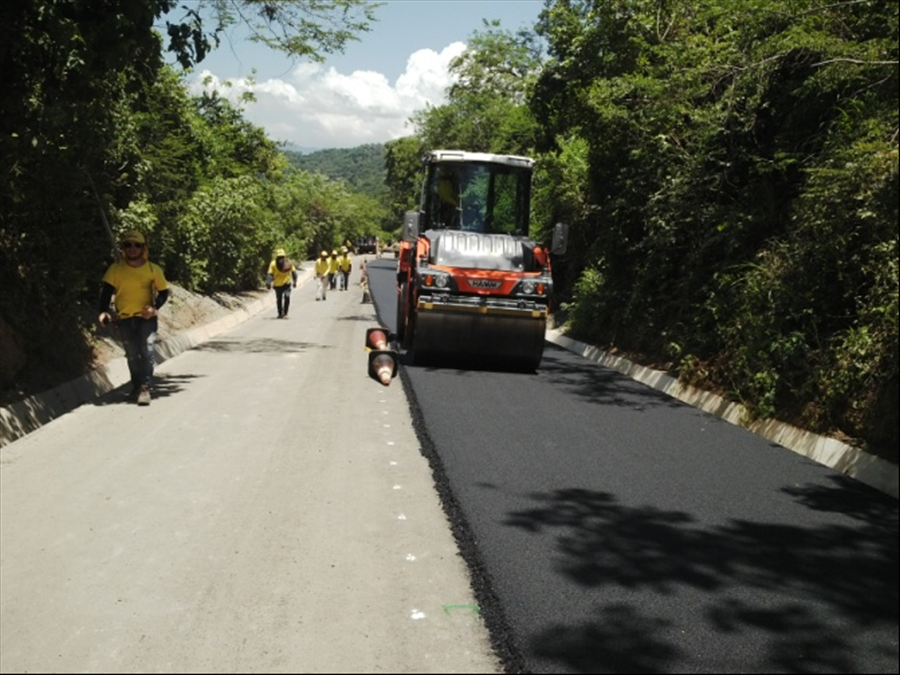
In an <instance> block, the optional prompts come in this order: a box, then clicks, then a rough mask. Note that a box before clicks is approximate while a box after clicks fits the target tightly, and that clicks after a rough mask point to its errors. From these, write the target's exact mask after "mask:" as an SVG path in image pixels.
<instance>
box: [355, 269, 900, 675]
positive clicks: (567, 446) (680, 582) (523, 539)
mask: <svg viewBox="0 0 900 675" xmlns="http://www.w3.org/2000/svg"><path fill="white" fill-rule="evenodd" d="M391 272H392V270H391V269H389V268H385V269H384V270H381V269H380V268H379V267H377V266H373V267H372V268H370V276H371V277H372V279H373V282H372V284H373V289H375V294H376V295H375V298H376V302H377V303H378V304H379V305H380V306H384V307H386V308H388V309H386V311H385V315H386V316H385V317H383V321H384V322H385V323H388V322H389V321H390V320H391V319H390V316H389V315H390V312H391V309H390V308H391V301H392V297H391V292H390V287H391ZM382 281H383V283H382ZM402 376H403V378H404V383H405V384H406V385H407V386H408V395H409V396H410V398H411V400H412V401H413V402H414V410H415V411H416V414H417V418H418V419H417V425H418V426H417V428H418V429H419V433H420V439H421V440H422V444H423V448H424V449H425V452H426V454H427V455H428V456H429V458H430V461H431V462H432V465H433V466H435V467H436V468H437V469H436V474H437V475H438V476H439V485H440V486H441V487H440V489H441V490H442V492H443V494H444V496H445V497H444V498H445V503H448V504H451V506H450V507H449V510H450V512H451V513H453V514H454V517H453V519H454V522H455V524H456V527H457V530H458V532H459V533H460V534H459V535H458V536H459V538H460V540H461V541H464V542H466V544H465V545H464V554H465V555H466V556H467V559H468V561H469V564H470V568H471V569H473V570H476V571H477V573H478V579H479V583H478V584H477V586H476V587H477V589H478V592H479V594H480V600H481V605H482V609H483V613H484V614H485V616H486V617H487V619H488V621H489V625H490V627H491V631H492V635H493V636H494V639H495V641H496V642H497V643H498V653H500V654H501V655H502V657H503V658H504V664H505V667H506V668H507V670H508V671H509V672H533V673H563V672H565V673H600V672H604V673H631V672H642V673H664V672H666V673H683V672H706V673H721V672H732V673H746V672H794V673H802V672H821V673H829V672H841V673H846V672H867V673H872V672H881V673H890V672H896V670H897V662H898V645H897V636H898V572H897V569H898V565H897V562H898V560H897V558H898V555H897V551H898V508H897V501H896V499H894V498H892V497H889V496H887V495H885V494H883V493H882V492H879V491H877V490H875V489H872V488H871V487H869V486H867V485H865V484H863V483H861V482H858V481H856V480H854V479H852V478H849V477H847V476H846V475H844V474H842V473H839V472H837V471H835V470H834V469H831V468H829V467H827V466H824V465H822V464H820V463H818V462H815V461H812V460H810V459H808V458H807V457H804V456H802V455H800V454H798V453H796V452H794V451H792V450H789V449H787V448H785V447H783V446H781V445H778V444H776V443H773V442H771V441H769V440H766V439H765V438H762V437H760V436H758V435H756V434H754V433H751V432H750V431H748V430H746V429H743V428H741V427H739V426H736V425H734V424H731V423H729V422H726V421H724V420H722V419H720V418H719V417H716V416H713V415H711V414H709V413H706V412H704V411H702V410H698V409H697V408H695V407H692V406H689V405H686V404H684V403H682V402H681V401H679V400H676V399H675V398H672V397H671V396H668V395H666V394H664V393H662V392H660V391H657V390H656V389H654V388H651V387H649V386H646V385H644V384H641V383H639V382H636V381H634V380H633V379H631V378H628V377H625V376H623V375H621V374H620V373H618V372H615V371H613V370H611V369H609V368H605V367H602V366H600V365H596V364H593V363H590V362H588V361H586V360H585V359H583V358H581V357H579V356H576V355H575V354H572V353H570V352H568V351H566V350H563V349H560V348H558V347H556V346H553V345H548V346H547V349H546V350H545V355H544V359H543V362H542V364H541V366H540V368H539V369H538V370H537V372H535V373H530V374H529V373H515V372H502V371H494V370H491V369H478V368H461V367H445V368H441V367H429V368H419V367H414V366H410V365H405V366H404V368H403V370H402Z"/></svg>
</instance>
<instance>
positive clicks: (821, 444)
mask: <svg viewBox="0 0 900 675" xmlns="http://www.w3.org/2000/svg"><path fill="white" fill-rule="evenodd" d="M547 340H548V341H549V342H552V343H553V344H556V345H559V346H560V347H563V348H564V349H567V350H568V351H570V352H573V353H575V354H578V355H580V356H583V357H584V358H586V359H589V360H591V361H594V362H595V363H598V364H600V365H602V366H605V367H606V368H611V369H613V370H616V371H618V372H620V373H622V374H624V375H627V376H628V377H630V378H631V379H633V380H637V381H638V382H641V383H642V384H646V385H647V386H649V387H653V388H654V389H657V390H659V391H661V392H663V393H665V394H668V395H669V396H671V397H673V398H676V399H678V400H679V401H683V402H684V403H687V404H688V405H692V406H694V407H695V408H699V409H701V410H703V411H705V412H708V413H710V414H712V415H715V416H716V417H719V418H721V419H723V420H725V421H726V422H730V423H731V424H735V425H737V426H740V427H743V428H745V429H748V430H749V431H752V432H753V433H755V434H757V435H758V436H762V437H763V438H765V439H767V440H770V441H772V442H773V443H778V444H779V445H782V446H784V447H786V448H788V449H789V450H793V451H794V452H796V453H798V454H800V455H803V456H804V457H809V458H810V459H812V460H814V461H816V462H819V463H820V464H824V465H825V466H827V467H829V468H831V469H834V470H835V471H840V472H841V473H843V474H846V475H847V476H850V477H851V478H855V479H856V480H858V481H860V482H861V483H865V484H866V485H868V486H870V487H873V488H875V489H876V490H880V491H881V492H884V493H885V494H888V495H890V496H891V497H894V498H895V499H897V494H898V466H897V465H896V464H891V463H890V462H888V461H887V460H884V459H881V458H880V457H876V456H874V455H870V454H868V453H866V452H864V451H862V450H860V449H859V448H854V447H853V446H851V445H847V444H846V443H843V442H841V441H838V440H836V439H834V438H829V437H827V436H820V435H818V434H814V433H812V432H809V431H805V430H803V429H799V428H798V427H795V426H791V425H790V424H785V423H784V422H779V421H778V420H773V419H765V420H758V421H755V422H748V421H747V419H748V415H747V409H746V408H745V407H744V406H742V405H741V404H739V403H733V402H731V401H728V400H726V399H724V398H722V397H721V396H718V395H716V394H712V393H710V392H708V391H703V390H702V389H697V388H696V387H691V386H688V385H683V384H681V383H679V382H678V380H676V379H675V378H674V377H672V376H671V375H668V374H667V373H666V372H664V371H661V370H654V369H652V368H647V367H644V366H639V365H636V364H634V363H632V362H631V361H629V360H628V359H623V358H621V357H618V356H613V355H612V354H609V353H607V352H604V351H603V350H601V349H598V348H597V347H592V346H591V345H588V344H585V343H584V342H579V341H578V340H573V339H572V338H570V337H568V336H566V335H565V333H564V332H562V331H561V330H559V329H552V330H548V331H547Z"/></svg>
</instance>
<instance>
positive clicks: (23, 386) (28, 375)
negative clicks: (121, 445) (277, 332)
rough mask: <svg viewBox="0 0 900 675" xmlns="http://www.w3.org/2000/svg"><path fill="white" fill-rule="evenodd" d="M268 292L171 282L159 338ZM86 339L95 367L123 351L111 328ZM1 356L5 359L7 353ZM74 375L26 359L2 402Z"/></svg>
mask: <svg viewBox="0 0 900 675" xmlns="http://www.w3.org/2000/svg"><path fill="white" fill-rule="evenodd" d="M265 295H266V291H249V292H246V293H240V294H233V293H217V294H214V295H201V294H199V293H194V292H192V291H188V290H186V289H184V288H182V287H180V286H178V285H176V284H170V285H169V300H168V302H166V304H165V306H163V308H162V309H161V310H160V313H159V339H165V338H166V337H168V336H170V335H177V334H178V333H181V332H183V331H186V330H190V329H191V328H195V327H197V326H202V325H205V324H207V323H210V322H212V321H216V320H217V319H220V318H222V317H223V316H226V315H228V314H230V313H231V312H233V311H235V310H237V309H239V308H240V307H242V306H244V305H247V304H249V303H251V302H254V301H256V300H259V299H260V298H262V297H264V296H265ZM85 339H86V340H87V341H88V342H89V343H90V344H91V346H92V348H93V355H94V358H93V364H92V367H94V368H96V367H98V366H102V365H104V364H106V363H108V362H109V361H110V360H111V359H114V358H117V357H120V356H123V354H124V353H123V351H122V347H121V345H120V344H119V343H118V342H116V340H115V338H114V333H112V332H111V331H110V330H108V329H99V330H97V331H96V334H95V335H90V334H87V335H86V336H85ZM63 342H67V341H63ZM4 343H5V344H4V346H9V345H10V344H11V342H9V341H6V340H4ZM0 356H2V358H3V359H4V360H6V355H0ZM71 379H73V378H72V377H71V374H63V373H58V372H54V370H53V369H52V368H48V367H45V366H43V365H42V364H41V363H27V364H25V367H24V368H22V370H21V376H20V377H18V378H17V381H16V383H15V384H14V386H12V387H8V388H5V389H4V390H3V391H0V405H4V406H7V405H10V404H12V403H16V402H17V401H21V400H24V399H26V398H28V397H29V396H33V395H35V394H39V393H41V392H42V391H46V390H49V389H52V388H53V387H56V386H59V385H61V384H64V383H65V382H68V381H69V380H71Z"/></svg>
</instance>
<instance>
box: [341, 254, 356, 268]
mask: <svg viewBox="0 0 900 675" xmlns="http://www.w3.org/2000/svg"><path fill="white" fill-rule="evenodd" d="M352 265H353V261H352V260H351V259H350V256H349V255H342V256H339V257H338V267H340V269H341V271H342V272H349V271H350V268H351V266H352Z"/></svg>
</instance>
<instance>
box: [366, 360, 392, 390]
mask: <svg viewBox="0 0 900 675" xmlns="http://www.w3.org/2000/svg"><path fill="white" fill-rule="evenodd" d="M372 356H373V358H372V360H371V361H370V363H369V370H370V371H371V373H372V375H374V377H375V379H376V380H378V381H379V382H381V384H383V385H384V386H385V387H386V386H388V385H389V384H390V383H391V379H392V378H393V377H394V373H395V372H396V370H397V362H396V361H395V360H394V358H393V356H391V354H390V352H377V353H376V352H373V354H372Z"/></svg>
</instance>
